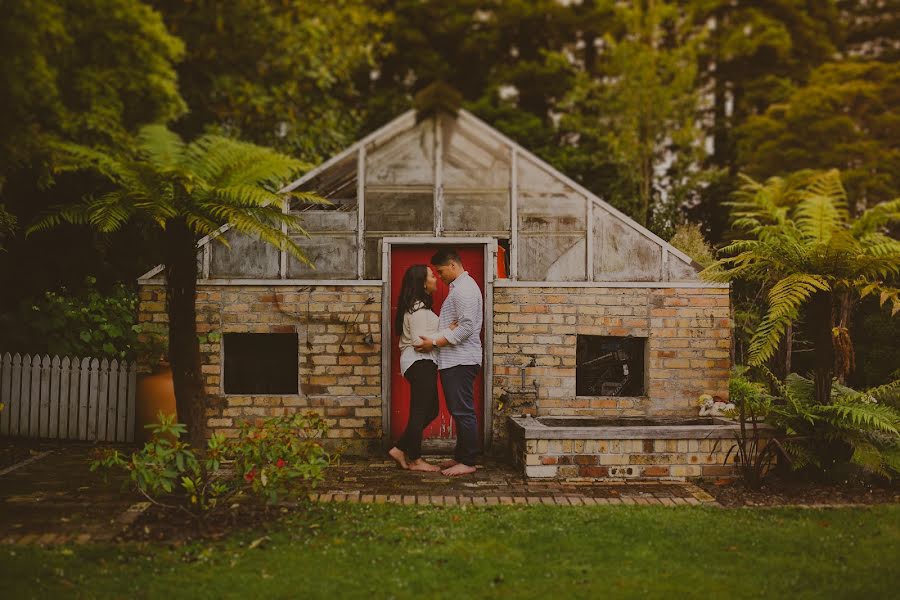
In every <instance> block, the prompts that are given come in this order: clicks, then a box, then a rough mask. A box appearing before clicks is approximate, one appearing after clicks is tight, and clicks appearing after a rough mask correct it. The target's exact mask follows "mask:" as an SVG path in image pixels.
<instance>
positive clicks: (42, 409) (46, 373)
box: [31, 354, 50, 438]
mask: <svg viewBox="0 0 900 600" xmlns="http://www.w3.org/2000/svg"><path fill="white" fill-rule="evenodd" d="M31 368H32V369H33V368H34V362H32V363H31ZM39 393H40V398H41V399H40V402H39V403H38V407H39V408H38V410H39V413H38V415H39V417H38V436H40V437H42V438H45V437H48V435H49V433H50V357H49V356H48V355H46V354H45V355H44V356H43V358H41V387H40V392H39Z"/></svg>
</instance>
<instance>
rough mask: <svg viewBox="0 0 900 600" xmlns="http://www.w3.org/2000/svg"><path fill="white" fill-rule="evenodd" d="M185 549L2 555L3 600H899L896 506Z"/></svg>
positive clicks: (681, 512)
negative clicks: (892, 599) (41, 599)
mask: <svg viewBox="0 0 900 600" xmlns="http://www.w3.org/2000/svg"><path fill="white" fill-rule="evenodd" d="M262 535H263V532H248V533H244V534H241V535H238V536H235V537H233V538H231V539H228V540H226V541H222V542H215V543H202V544H195V545H192V546H190V547H185V548H180V549H167V548H161V547H148V548H143V549H141V548H138V547H136V546H119V547H113V546H106V547H104V546H92V547H74V546H73V547H64V548H54V549H46V550H41V549H38V548H30V547H10V546H5V547H2V548H0V597H2V598H24V597H53V598H61V597H67V598H71V597H86V598H90V597H103V598H106V597H123V598H125V597H128V598H160V597H167V598H176V597H183V598H254V597H264V598H296V597H304V598H305V597H313V598H348V597H356V598H383V597H399V598H403V597H409V598H434V597H448V598H465V597H479V598H483V597H487V598H493V597H516V598H550V597H554V598H557V597H558V598H570V597H585V598H586V597H592V598H603V597H648V596H650V597H663V596H668V597H673V598H683V597H705V598H732V597H734V598H743V597H766V598H785V597H808V598H814V597H817V598H822V597H827V598H829V599H832V598H862V597H865V598H867V599H872V598H886V597H896V596H895V595H894V594H896V593H897V589H898V587H900V567H898V565H900V506H880V507H873V508H868V509H832V510H803V509H740V510H723V509H716V508H701V507H678V508H665V507H647V506H644V507H642V506H606V507H603V506H599V507H545V506H533V507H506V506H502V507H479V508H468V509H462V508H438V507H415V506H412V507H406V506H396V505H346V504H343V505H323V506H319V507H316V508H315V509H313V511H312V512H311V513H310V514H309V515H306V516H291V517H288V518H285V519H283V520H281V521H278V522H277V523H273V524H272V526H271V527H270V531H269V534H268V535H269V538H270V539H269V540H266V541H265V542H263V543H262V544H259V545H258V546H257V547H255V548H250V545H251V544H250V543H251V541H252V540H254V539H256V538H259V537H260V536H262Z"/></svg>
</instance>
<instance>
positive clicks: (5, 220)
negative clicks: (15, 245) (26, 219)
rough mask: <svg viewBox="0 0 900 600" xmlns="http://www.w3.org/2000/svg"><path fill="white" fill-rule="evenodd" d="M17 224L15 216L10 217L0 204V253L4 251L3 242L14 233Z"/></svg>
mask: <svg viewBox="0 0 900 600" xmlns="http://www.w3.org/2000/svg"><path fill="white" fill-rule="evenodd" d="M17 224H18V219H16V217H15V215H11V214H10V213H9V212H7V211H6V207H5V206H4V205H3V204H0V251H3V250H4V248H3V242H4V241H6V238H7V237H9V236H11V235H12V234H13V233H14V232H15V230H16V225H17Z"/></svg>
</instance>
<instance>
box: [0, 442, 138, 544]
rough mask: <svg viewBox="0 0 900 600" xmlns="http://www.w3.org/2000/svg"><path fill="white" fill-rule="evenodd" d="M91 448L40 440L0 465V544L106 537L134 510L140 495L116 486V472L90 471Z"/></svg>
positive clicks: (83, 541) (107, 538) (119, 478)
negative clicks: (22, 457) (23, 455)
mask: <svg viewBox="0 0 900 600" xmlns="http://www.w3.org/2000/svg"><path fill="white" fill-rule="evenodd" d="M4 442H7V441H6V440H5V441H4ZM18 443H27V442H18ZM92 448H93V446H91V445H90V444H79V445H67V446H60V445H57V444H43V445H40V446H38V447H35V448H34V449H33V450H34V451H33V452H32V457H31V458H30V459H28V460H27V461H22V462H19V463H17V464H16V465H13V466H12V467H10V468H7V469H3V470H0V472H2V474H0V544H11V543H15V544H41V545H55V544H64V543H67V542H73V543H79V544H83V543H86V542H89V541H90V542H95V541H107V540H111V539H112V538H113V537H115V536H116V534H118V533H119V532H120V531H121V529H122V527H123V526H124V525H125V524H126V523H127V521H128V520H129V519H132V518H134V517H135V516H136V513H135V510H134V508H133V507H135V506H136V505H137V503H139V502H140V500H141V499H142V498H140V497H138V496H136V495H135V494H131V493H126V492H122V491H121V482H122V478H121V476H120V477H117V478H110V481H109V483H104V481H103V476H102V475H100V474H99V473H91V472H90V469H89V465H90V453H91V451H92ZM138 506H141V505H138ZM129 509H132V510H129Z"/></svg>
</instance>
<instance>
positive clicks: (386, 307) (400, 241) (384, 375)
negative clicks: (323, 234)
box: [381, 236, 497, 450]
mask: <svg viewBox="0 0 900 600" xmlns="http://www.w3.org/2000/svg"><path fill="white" fill-rule="evenodd" d="M394 246H482V247H483V249H484V356H483V357H482V361H483V363H484V364H483V365H482V367H481V373H482V375H483V377H482V384H483V386H484V390H483V391H482V403H481V404H482V410H483V411H484V415H483V418H482V424H483V429H484V449H485V450H488V449H489V448H490V446H491V442H492V440H491V421H492V417H493V414H494V398H493V394H492V391H493V378H494V364H493V363H494V344H493V339H494V280H495V278H496V270H497V240H496V239H494V238H489V237H470V238H468V237H430V236H428V237H425V236H423V237H414V236H410V237H386V238H383V239H382V240H381V281H382V290H381V398H382V402H381V427H382V445H383V446H384V447H385V448H387V447H388V444H390V442H391V402H392V401H393V398H392V397H391V357H392V354H391V353H392V352H393V348H392V346H393V343H392V339H393V333H392V331H391V329H392V327H391V325H392V323H391V251H392V249H393V247H394Z"/></svg>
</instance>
